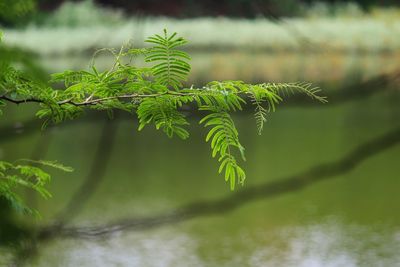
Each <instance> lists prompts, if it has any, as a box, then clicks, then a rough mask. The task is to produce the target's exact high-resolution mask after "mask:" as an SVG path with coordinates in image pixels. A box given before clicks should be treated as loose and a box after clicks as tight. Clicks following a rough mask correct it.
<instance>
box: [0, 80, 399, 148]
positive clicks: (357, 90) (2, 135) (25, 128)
mask: <svg viewBox="0 0 400 267" xmlns="http://www.w3.org/2000/svg"><path fill="white" fill-rule="evenodd" d="M398 80H400V72H395V73H393V74H390V75H380V76H377V77H375V78H373V79H371V80H368V81H366V82H363V83H361V84H358V83H357V84H354V85H351V86H348V87H345V88H343V89H340V90H336V91H333V92H330V93H329V92H328V93H327V94H326V96H327V97H328V99H329V103H328V104H327V105H318V107H331V106H332V105H340V104H343V103H346V102H350V101H355V100H358V99H363V98H367V97H371V96H373V95H376V94H379V93H382V92H389V91H390V89H391V88H393V87H395V86H396V85H397V84H399V82H398ZM291 106H301V107H316V105H315V102H310V100H309V99H308V98H307V97H305V96H303V95H295V96H293V97H291V98H288V99H287V100H286V101H285V103H284V105H282V108H286V107H291ZM244 108H245V110H246V109H248V110H249V111H250V110H251V111H253V109H254V107H253V106H248V107H244ZM186 111H187V112H191V111H192V109H189V110H186ZM117 112H118V111H116V113H117ZM119 118H121V119H132V116H131V115H130V114H127V113H121V114H119ZM93 119H95V120H97V119H103V116H101V115H100V116H99V115H98V113H89V114H88V115H87V116H85V117H84V118H82V119H79V120H74V121H66V122H63V123H62V124H60V125H58V126H57V127H64V126H66V125H69V124H71V123H73V124H75V123H82V122H86V121H88V120H93ZM41 124H42V122H41V121H40V120H39V119H37V118H31V119H28V120H26V121H25V122H23V123H21V127H19V126H18V127H16V126H14V124H8V125H4V126H1V127H0V142H6V141H8V140H9V139H14V138H18V137H20V136H22V135H25V134H30V133H32V132H34V131H35V130H37V129H39V128H40V126H41ZM49 127H51V125H50V126H49ZM16 133H17V134H16Z"/></svg>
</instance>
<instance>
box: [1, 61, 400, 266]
mask: <svg viewBox="0 0 400 267" xmlns="http://www.w3.org/2000/svg"><path fill="white" fill-rule="evenodd" d="M392 56H393V55H392ZM227 57H228V58H230V59H232V61H229V60H227ZM393 57H398V55H396V56H393ZM393 57H392V58H390V57H385V56H383V57H382V58H380V59H379V60H377V58H375V57H374V56H373V55H365V56H362V55H360V56H359V57H357V56H355V58H354V60H353V61H351V60H350V61H347V60H348V59H349V57H346V58H345V57H343V58H340V57H332V58H329V57H328V58H323V57H322V56H321V57H318V56H317V55H315V56H314V57H312V56H310V57H307V56H304V57H303V56H302V55H296V56H294V55H284V54H282V55H275V56H271V55H263V56H260V55H255V54H253V55H252V54H249V55H242V54H238V55H234V54H229V53H225V54H224V53H221V54H218V53H215V54H214V55H211V56H210V55H209V56H204V57H203V56H202V55H201V54H199V55H198V56H195V58H194V71H195V78H193V79H196V80H198V81H199V82H201V81H203V80H205V79H207V80H210V79H231V78H236V79H244V80H248V81H251V80H257V81H258V80H263V79H268V80H270V79H272V80H307V81H316V82H317V83H318V82H320V81H321V80H323V81H328V82H329V81H330V80H329V79H333V80H335V81H336V80H339V81H340V82H343V81H344V80H345V79H346V77H347V76H349V77H350V78H354V79H358V78H360V77H358V76H357V75H358V73H362V75H365V76H366V77H369V76H370V75H372V76H373V75H375V74H376V73H381V72H382V71H390V70H392V69H394V68H395V67H396V64H398V62H400V61H398V60H397V61H396V60H394V59H393ZM50 60H51V64H57V63H56V62H55V61H54V60H53V59H50ZM68 60H69V63H70V64H72V65H71V67H72V68H74V67H77V68H81V67H82V64H83V63H82V62H81V61H79V60H77V61H76V62H75V63H74V61H73V58H68ZM102 60H104V62H105V63H107V62H108V63H109V61H108V60H109V58H108V59H107V58H103V59H102V58H100V59H99V61H102ZM78 61H79V62H78ZM233 61H235V62H236V63H232V64H228V65H226V64H225V65H221V64H222V63H221V62H229V63H231V62H233ZM84 62H88V58H84ZM249 62H251V63H252V64H249ZM318 62H321V64H317V63H318ZM377 62H380V63H377ZM74 64H75V65H74ZM353 64H354V65H353ZM48 66H50V65H48ZM54 66H55V65H52V66H51V67H49V68H51V69H53V70H57V67H54ZM60 66H62V68H61V67H60V68H61V69H65V62H61V63H60ZM241 66H246V68H243V67H241ZM360 66H361V67H360ZM353 67H354V70H356V71H354V72H352V70H353ZM382 67H385V68H387V69H384V70H382ZM196 68H197V70H196ZM286 70H288V71H286ZM196 71H197V73H196ZM350 73H352V75H355V76H352V75H350ZM361 78H365V77H364V76H363V77H361ZM399 101H400V99H399V97H398V94H394V93H390V94H389V93H388V94H384V93H382V94H377V95H374V96H373V97H371V98H368V99H362V100H357V101H354V102H347V103H346V104H338V103H334V104H335V105H330V103H328V104H327V105H326V106H325V107H323V108H320V107H319V106H318V104H316V105H315V106H313V107H311V108H298V107H297V108H293V107H290V108H285V109H278V112H277V113H275V114H273V115H272V116H271V117H270V118H269V121H268V123H267V124H266V129H265V131H264V133H263V135H262V136H257V134H256V126H255V122H254V118H253V117H252V116H251V115H250V114H244V115H242V116H235V117H234V119H235V123H236V125H237V127H238V129H239V132H240V138H241V141H242V143H243V144H244V145H245V147H246V153H247V162H246V163H245V165H244V167H245V169H246V171H247V174H248V178H247V180H246V184H245V186H257V185H260V184H265V183H267V182H270V181H275V180H279V179H281V178H283V177H286V176H290V175H293V174H296V173H298V172H301V171H303V170H305V169H308V168H309V167H311V166H315V165H317V164H321V163H324V162H329V161H333V160H337V159H340V158H341V157H342V156H343V155H344V154H345V153H347V152H348V151H351V150H352V149H354V148H355V147H356V146H357V145H359V144H361V143H363V142H366V141H368V140H370V139H372V138H374V137H376V136H378V135H380V134H382V133H384V132H386V131H390V130H392V129H393V128H395V127H398V126H399V124H398V123H399V121H398V117H399V116H400V109H399V105H398V103H399ZM23 110H24V109H21V107H20V108H19V109H17V107H9V109H8V110H7V111H6V114H7V116H6V117H4V118H6V119H4V120H3V121H1V123H3V122H4V123H7V122H6V120H9V122H16V121H17V122H18V121H24V118H30V117H31V116H32V113H33V112H32V110H31V109H29V107H26V110H25V112H23ZM78 122H79V120H78ZM78 122H76V123H72V124H68V125H67V126H65V125H64V126H60V127H57V128H53V129H52V132H51V133H50V135H51V136H52V138H51V142H50V144H49V149H48V151H47V154H46V156H45V158H46V159H57V160H59V161H60V162H62V163H64V164H66V165H70V166H73V167H74V168H75V170H76V171H75V173H74V174H60V173H55V176H54V179H53V181H52V184H51V188H50V191H51V192H52V193H53V195H54V197H53V198H52V199H51V200H50V201H42V200H38V209H39V210H40V211H41V213H42V214H43V219H42V220H41V221H39V222H38V224H43V225H45V224H47V223H50V222H52V220H53V218H54V216H55V215H56V214H58V213H59V212H60V210H62V209H63V208H64V207H65V205H66V203H67V202H68V201H69V199H70V198H71V196H72V195H73V194H74V192H76V191H77V190H78V188H79V187H80V186H81V185H82V183H83V181H84V179H85V177H86V176H87V173H88V172H89V170H90V168H91V165H92V164H93V158H94V154H95V153H96V147H97V145H98V143H97V142H98V139H99V137H100V132H101V130H102V128H103V120H94V121H91V122H87V121H85V123H78ZM118 124H119V125H118V131H117V137H116V140H115V142H114V143H115V145H114V147H113V148H112V150H111V153H112V154H111V157H110V161H109V162H108V164H107V168H106V172H105V174H104V177H103V178H102V180H101V181H100V182H99V185H98V188H96V190H94V191H95V192H94V194H93V195H91V196H90V198H89V201H88V202H87V203H83V209H82V212H81V213H79V214H78V216H77V217H75V218H73V219H72V220H71V223H72V224H73V225H79V226H82V225H99V224H100V225H101V224H105V223H108V222H111V221H114V220H117V219H120V218H127V217H128V218H130V217H133V218H134V217H137V216H141V215H146V216H151V215H157V214H159V213H160V212H163V211H166V210H167V211H168V210H171V209H174V208H176V207H180V206H182V205H185V204H188V203H192V202H196V201H201V200H205V201H207V200H215V199H220V198H223V197H226V196H227V195H229V194H232V193H231V192H230V191H229V189H228V186H227V185H226V184H225V182H224V181H223V177H221V176H219V175H218V174H217V171H216V170H217V164H216V162H215V161H214V160H213V159H211V158H210V150H209V146H208V144H205V142H204V136H205V131H204V129H203V127H200V126H199V125H198V124H197V122H195V121H191V126H190V133H191V139H190V141H186V142H185V141H182V140H178V139H172V140H170V139H168V138H166V137H165V136H164V135H163V134H162V133H160V132H157V131H155V130H154V129H150V128H146V129H145V130H144V131H143V132H140V133H138V132H137V124H136V122H135V120H134V119H132V120H123V119H121V120H120V121H119V123H118ZM22 128H23V127H22ZM38 133H39V129H38V131H37V132H36V133H33V134H32V135H24V132H23V129H22V130H21V134H20V135H18V137H16V138H15V139H13V140H11V139H10V141H7V142H3V143H1V147H0V159H6V160H13V159H17V158H26V157H29V155H30V153H31V151H30V149H31V148H33V147H34V146H35V144H36V143H37V141H38V139H39V134H38ZM71 136H72V137H73V142H71ZM399 156H400V147H399V146H397V147H393V148H391V149H388V150H386V151H385V152H382V153H381V154H379V155H377V156H374V157H372V158H370V159H368V160H366V161H365V162H363V163H362V164H361V165H360V166H357V168H356V169H355V170H353V171H352V172H350V173H348V174H345V175H342V176H340V177H336V179H331V180H328V181H324V182H321V183H319V184H315V185H312V186H310V187H308V188H305V189H303V190H300V191H296V192H292V193H288V194H284V195H279V196H277V197H276V198H273V199H268V200H266V199H262V200H258V201H251V202H249V203H246V204H245V205H243V206H241V207H240V208H239V209H237V210H235V211H233V212H230V213H226V214H219V215H217V216H210V217H207V216H205V217H198V218H195V219H192V220H190V221H187V222H184V223H179V224H173V225H168V226H164V227H162V228H158V229H154V230H151V231H143V232H141V231H135V232H129V231H128V232H121V233H116V234H115V235H114V236H112V237H111V238H110V239H97V240H77V239H65V240H64V239H55V240H52V241H50V242H48V243H42V244H40V245H39V247H38V256H37V258H34V259H32V260H31V261H29V262H28V266H45V267H46V266H71V267H72V266H74V267H75V266H150V267H151V266H177V267H179V266H211V267H214V266H215V267H224V266H226V267H232V266H233V267H235V266H255V267H257V266H266V267H269V266H271V267H280V266H282V267H314V266H315V267H319V266H321V267H322V266H323V267H325V266H328V267H330V266H335V267H353V266H363V267H364V266H373V267H375V266H384V267H386V266H388V267H393V266H400V254H399V253H398V252H399V251H400V229H399V226H400V213H398V212H395V211H397V210H399V206H398V203H399V202H400V193H399V188H400V179H399V177H398V173H400V169H399V167H400V166H399V165H398V159H399ZM239 190H240V189H239ZM0 255H1V256H0V265H1V264H2V263H3V262H5V261H6V259H7V257H8V256H6V252H3V251H0Z"/></svg>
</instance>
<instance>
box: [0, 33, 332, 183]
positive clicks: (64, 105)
mask: <svg viewBox="0 0 400 267" xmlns="http://www.w3.org/2000/svg"><path fill="white" fill-rule="evenodd" d="M146 42H148V43H149V44H151V45H152V46H151V47H150V48H146V49H134V48H131V47H126V46H123V47H122V48H121V49H120V50H119V51H115V50H113V49H102V50H101V51H98V52H97V53H100V52H109V53H111V54H112V55H113V56H114V59H115V60H114V64H113V65H112V66H111V67H110V68H109V69H107V70H104V71H99V70H98V69H97V68H96V66H95V60H93V63H92V64H91V67H90V69H89V70H81V71H70V70H68V71H64V72H62V73H56V74H53V75H52V79H51V81H49V83H48V84H46V85H42V84H38V83H35V82H34V81H32V80H30V79H27V78H25V77H24V76H23V73H21V72H19V71H17V70H15V69H13V68H12V67H10V66H8V67H7V71H6V72H4V74H2V75H1V76H0V105H4V104H5V103H6V102H12V103H16V104H19V103H24V102H36V103H39V105H40V109H39V110H38V112H37V116H38V117H39V118H42V119H44V120H45V124H44V125H47V123H59V122H62V121H65V120H68V119H75V118H77V117H78V116H79V115H81V114H82V113H84V112H85V111H86V110H88V109H94V110H102V111H106V112H107V113H109V114H110V115H111V114H112V112H113V110H116V109H119V110H124V111H126V112H130V113H132V114H136V116H137V117H138V120H139V128H138V129H139V131H140V130H142V129H143V128H144V127H146V126H148V125H154V127H155V128H156V129H159V130H162V131H163V132H165V133H166V135H167V136H168V137H173V136H177V137H179V138H182V139H187V138H188V137H189V131H188V128H187V127H188V125H189V121H188V120H187V118H186V117H185V113H184V112H183V109H184V107H185V106H187V105H191V107H195V108H197V110H198V111H200V113H201V114H205V115H204V117H203V118H202V119H201V120H200V121H199V123H201V124H203V125H204V126H205V127H206V128H207V129H208V133H207V135H206V141H207V142H209V143H210V146H211V154H212V156H213V157H217V156H218V161H219V164H220V167H219V172H220V173H223V174H224V177H225V180H226V181H228V182H229V184H230V188H231V189H232V190H233V189H234V188H235V185H236V184H237V183H240V184H243V181H244V179H245V177H246V175H245V172H244V170H243V169H242V167H240V165H241V164H240V160H244V159H245V157H244V148H243V146H242V145H241V143H240V141H239V133H238V130H237V129H236V127H235V124H234V121H233V119H232V117H231V115H230V114H232V113H233V112H236V111H240V110H242V108H243V107H244V106H245V105H249V104H251V105H254V109H255V113H254V116H255V119H256V125H257V131H258V133H259V134H261V131H262V129H263V127H264V123H265V121H266V117H267V114H268V113H270V112H273V111H275V110H276V107H277V105H278V104H279V103H281V102H282V101H283V99H284V98H285V97H286V96H287V95H288V94H293V93H295V92H296V91H297V92H300V93H304V94H306V95H308V96H309V97H311V98H312V99H314V100H317V101H320V102H326V99H325V98H324V97H321V96H319V95H318V93H319V89H318V88H314V87H312V86H311V85H310V84H306V83H262V84H247V83H244V82H242V81H212V82H209V83H208V84H206V85H205V86H202V87H195V86H194V85H192V86H190V87H186V86H185V82H186V79H187V76H188V74H189V71H190V64H189V60H190V56H189V55H188V54H187V53H186V52H184V51H182V50H180V48H181V47H182V46H183V45H184V44H186V43H187V41H186V40H185V39H183V38H182V37H179V36H178V35H177V34H176V33H173V34H171V35H170V34H169V33H168V32H167V31H166V30H164V32H163V34H161V35H158V34H156V35H154V36H152V37H149V38H148V39H147V40H146ZM97 53H96V54H97ZM136 57H139V58H144V61H145V62H147V63H148V64H149V65H148V66H146V67H137V66H134V65H133V64H131V62H132V60H133V59H134V58H136ZM57 85H58V86H62V87H63V88H62V89H59V88H57V89H55V87H56V86H57Z"/></svg>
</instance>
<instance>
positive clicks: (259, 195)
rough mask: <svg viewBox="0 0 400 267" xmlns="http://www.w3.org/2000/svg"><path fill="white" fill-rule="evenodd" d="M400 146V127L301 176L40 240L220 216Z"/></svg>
mask: <svg viewBox="0 0 400 267" xmlns="http://www.w3.org/2000/svg"><path fill="white" fill-rule="evenodd" d="M399 143H400V128H397V129H395V130H393V131H390V132H388V133H386V134H383V135H381V136H379V137H377V138H374V139H372V140H371V141H369V142H366V143H364V144H362V145H360V146H358V147H357V148H355V149H354V150H352V151H351V152H349V153H348V154H347V155H345V156H344V157H342V158H341V159H339V160H336V161H332V162H329V163H325V164H320V165H317V166H315V167H312V168H310V169H308V170H306V171H304V172H302V173H299V174H297V175H293V176H289V177H286V178H283V179H278V180H276V181H275V182H269V183H266V184H261V185H258V186H253V187H247V188H244V189H243V190H241V191H239V192H237V193H235V194H232V195H230V196H228V197H226V198H222V199H219V200H215V201H204V202H197V203H192V204H189V205H186V206H183V207H181V208H177V209H174V210H171V211H168V212H165V213H163V214H159V215H155V216H149V217H143V218H127V219H122V220H119V221H117V222H114V223H110V224H106V225H101V226H95V227H79V226H75V227H65V228H61V229H60V228H59V227H58V226H49V227H46V228H44V229H42V230H41V231H40V234H39V239H42V240H43V239H48V238H52V237H68V238H90V237H100V236H107V235H109V234H111V233H114V232H119V231H127V230H131V231H135V230H144V229H151V228H155V227H160V226H163V225H167V224H173V223H179V222H182V221H186V220H189V219H191V218H195V217H200V216H210V215H221V214H223V213H227V212H231V211H232V210H234V209H236V208H238V207H240V206H242V205H245V204H246V203H249V202H250V201H254V200H257V199H267V198H271V197H274V196H278V195H282V194H285V193H289V192H295V191H298V190H301V189H303V188H305V187H307V186H310V185H313V184H315V183H317V182H319V181H323V180H327V179H331V178H334V177H336V176H338V175H341V174H345V173H348V172H350V171H352V170H353V169H354V168H356V167H357V166H359V165H360V164H361V163H363V162H364V161H365V160H367V159H369V158H370V157H373V156H376V155H377V154H379V153H381V152H383V151H385V150H387V149H389V148H391V147H393V146H395V145H397V144H399Z"/></svg>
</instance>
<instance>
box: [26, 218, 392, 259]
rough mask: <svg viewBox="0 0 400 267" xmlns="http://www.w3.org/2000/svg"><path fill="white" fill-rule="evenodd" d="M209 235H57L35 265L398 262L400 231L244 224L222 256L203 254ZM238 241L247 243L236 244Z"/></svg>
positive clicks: (172, 231) (223, 243)
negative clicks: (76, 237)
mask: <svg viewBox="0 0 400 267" xmlns="http://www.w3.org/2000/svg"><path fill="white" fill-rule="evenodd" d="M207 239H208V237H206V236H192V235H190V233H188V232H187V231H185V230H182V229H179V228H177V227H172V228H167V229H164V230H157V231H151V232H144V233H128V234H127V233H119V234H115V235H114V236H112V237H111V238H109V239H107V240H89V241H70V240H66V241H57V242H55V243H52V244H51V245H50V246H49V245H47V246H44V247H43V248H42V252H41V256H40V257H39V258H38V259H37V260H36V261H35V264H34V265H33V266H71V267H72V266H97V267H102V266H147V267H168V266H171V267H172V266H176V267H179V266H194V267H195V266H212V267H213V266H215V267H217V266H221V267H222V266H226V267H228V266H229V267H231V266H252V267H258V266H259V267H321V266H324V267H339V266H343V267H355V266H374V267H375V266H391V267H395V266H400V254H399V253H398V251H399V250H400V231H399V229H388V228H385V226H384V225H376V226H374V227H372V226H363V225H357V224H350V225H349V224H345V223H343V222H341V221H340V220H338V219H335V218H332V217H329V218H327V219H323V220H322V221H321V222H320V223H312V222H310V223H308V224H305V225H298V226H282V227H278V228H277V229H269V228H268V227H266V228H258V229H244V230H242V231H241V232H238V233H236V234H235V236H226V237H222V238H221V239H219V240H218V244H219V248H218V251H216V252H214V253H219V254H220V255H225V256H226V257H221V258H220V259H219V260H215V259H212V258H207V257H203V255H201V251H199V247H200V246H204V245H206V244H207ZM234 242H236V243H237V242H240V243H241V244H240V246H242V247H244V248H245V249H237V248H236V247H235V244H234Z"/></svg>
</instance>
